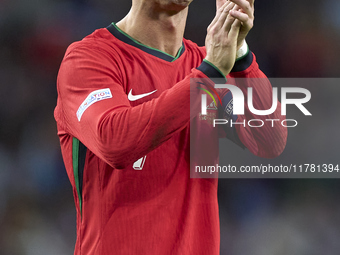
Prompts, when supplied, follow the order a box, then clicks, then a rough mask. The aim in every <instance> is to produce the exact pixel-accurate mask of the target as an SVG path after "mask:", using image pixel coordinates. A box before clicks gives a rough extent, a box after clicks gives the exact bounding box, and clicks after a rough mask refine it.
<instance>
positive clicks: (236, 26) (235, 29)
mask: <svg viewBox="0 0 340 255" xmlns="http://www.w3.org/2000/svg"><path fill="white" fill-rule="evenodd" d="M240 27H241V21H239V20H237V19H236V20H234V22H233V24H232V25H231V28H230V31H229V33H228V37H229V38H235V43H236V39H237V37H238V34H239V32H240Z"/></svg>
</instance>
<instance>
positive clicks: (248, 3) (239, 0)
mask: <svg viewBox="0 0 340 255" xmlns="http://www.w3.org/2000/svg"><path fill="white" fill-rule="evenodd" d="M230 1H231V2H233V3H234V4H236V5H238V6H239V7H240V8H241V9H242V10H243V11H244V12H245V13H246V14H247V15H248V16H249V17H250V18H253V17H254V8H253V7H254V0H230Z"/></svg>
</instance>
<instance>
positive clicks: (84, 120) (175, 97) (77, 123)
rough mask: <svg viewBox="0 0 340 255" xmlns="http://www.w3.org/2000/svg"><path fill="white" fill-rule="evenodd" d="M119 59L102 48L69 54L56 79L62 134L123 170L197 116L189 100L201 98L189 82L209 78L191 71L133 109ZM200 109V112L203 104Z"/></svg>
mask: <svg viewBox="0 0 340 255" xmlns="http://www.w3.org/2000/svg"><path fill="white" fill-rule="evenodd" d="M110 54H112V53H110ZM117 59H119V57H117V56H108V54H107V52H103V51H102V50H101V49H100V48H99V49H96V48H93V47H91V48H87V47H75V48H73V49H72V50H70V51H69V52H68V53H67V54H66V55H65V57H64V59H63V62H62V64H61V67H60V70H59V74H58V80H57V87H58V104H57V107H58V108H59V110H58V114H57V115H58V116H56V119H57V122H58V120H61V119H62V121H59V122H60V123H63V127H62V129H63V130H62V131H60V130H59V135H62V133H65V134H69V135H71V136H73V137H75V138H77V139H79V140H80V141H81V142H82V143H83V144H84V145H85V146H86V147H87V148H88V149H89V150H91V151H92V152H93V153H94V154H95V155H96V156H98V157H99V158H101V159H102V160H103V161H104V162H106V163H107V164H109V165H110V166H112V167H113V168H116V169H123V168H125V167H126V166H128V165H129V164H132V163H133V162H134V161H136V160H137V159H139V158H140V157H142V156H143V155H146V154H147V153H148V152H150V151H152V150H153V149H155V148H156V147H158V146H159V145H161V144H162V143H163V142H165V141H167V140H168V139H170V138H171V137H172V135H173V134H174V133H176V132H178V131H180V130H182V129H183V128H185V127H186V126H187V125H188V124H189V120H190V117H194V115H195V113H194V112H195V111H190V109H189V108H190V100H188V99H189V98H190V97H191V96H192V97H193V98H198V99H199V98H200V95H199V94H200V93H201V92H200V90H199V89H196V90H190V79H191V78H207V76H206V75H205V74H204V73H202V72H201V71H199V70H197V69H192V72H191V73H190V74H189V75H188V76H186V77H185V79H184V80H182V81H180V82H179V83H177V84H175V85H174V86H173V87H172V88H171V89H168V90H166V91H164V92H163V93H161V95H160V96H159V97H158V98H155V99H152V100H150V101H148V102H145V103H142V104H140V105H138V106H134V107H132V106H131V105H130V102H129V100H128V97H127V94H126V91H125V88H124V80H123V75H122V73H121V72H122V70H123V69H124V68H123V66H121V65H122V64H121V62H119V61H118V60H117ZM196 94H197V95H196ZM196 105H197V113H198V111H199V109H200V108H199V105H200V102H199V100H197V104H196ZM191 106H192V105H191ZM191 114H192V116H190V115H191ZM60 123H59V126H60Z"/></svg>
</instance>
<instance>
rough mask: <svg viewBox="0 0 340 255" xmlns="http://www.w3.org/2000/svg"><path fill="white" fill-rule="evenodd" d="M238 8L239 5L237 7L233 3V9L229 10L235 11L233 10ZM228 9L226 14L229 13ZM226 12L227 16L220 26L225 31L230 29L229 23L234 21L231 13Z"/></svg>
mask: <svg viewBox="0 0 340 255" xmlns="http://www.w3.org/2000/svg"><path fill="white" fill-rule="evenodd" d="M238 8H239V7H238V6H237V5H234V7H233V9H232V10H230V11H235V10H237V9H238ZM230 11H228V14H229V13H230ZM228 14H227V17H226V19H225V21H224V24H223V26H222V29H223V30H224V31H227V32H229V30H230V28H231V25H232V24H233V22H234V21H235V18H234V17H232V16H231V15H228Z"/></svg>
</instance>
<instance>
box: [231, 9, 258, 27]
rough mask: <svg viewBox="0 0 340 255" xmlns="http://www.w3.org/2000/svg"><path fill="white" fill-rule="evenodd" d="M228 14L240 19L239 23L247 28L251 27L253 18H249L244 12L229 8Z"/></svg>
mask: <svg viewBox="0 0 340 255" xmlns="http://www.w3.org/2000/svg"><path fill="white" fill-rule="evenodd" d="M230 16H232V17H233V18H235V19H237V20H239V21H241V22H242V23H241V24H242V25H243V26H244V27H245V28H246V29H248V30H250V29H251V28H252V27H253V20H252V19H250V18H249V16H248V15H247V14H246V13H243V12H241V11H240V10H231V11H230Z"/></svg>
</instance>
